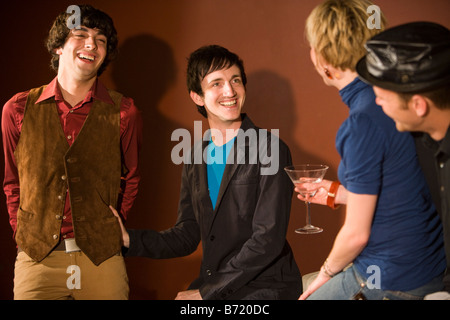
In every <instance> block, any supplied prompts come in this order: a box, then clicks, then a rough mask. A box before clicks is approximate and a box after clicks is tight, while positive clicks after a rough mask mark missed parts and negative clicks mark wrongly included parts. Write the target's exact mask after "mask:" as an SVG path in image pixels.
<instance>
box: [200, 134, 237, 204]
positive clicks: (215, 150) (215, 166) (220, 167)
mask: <svg viewBox="0 0 450 320" xmlns="http://www.w3.org/2000/svg"><path fill="white" fill-rule="evenodd" d="M235 139H236V137H235V138H233V139H231V140H230V141H228V142H227V143H226V144H224V145H222V146H216V145H215V144H214V142H212V140H211V141H210V143H209V145H208V147H207V162H206V163H207V176H208V188H209V197H210V198H211V202H212V206H213V209H215V208H216V202H217V197H218V195H219V190H220V183H221V182H222V176H223V172H224V171H225V165H226V163H227V158H228V155H229V153H230V150H231V148H232V147H233V143H234V140H235Z"/></svg>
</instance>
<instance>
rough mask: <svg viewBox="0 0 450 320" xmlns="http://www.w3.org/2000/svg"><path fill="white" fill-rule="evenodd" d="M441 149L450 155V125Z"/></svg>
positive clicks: (441, 143)
mask: <svg viewBox="0 0 450 320" xmlns="http://www.w3.org/2000/svg"><path fill="white" fill-rule="evenodd" d="M439 149H440V151H441V152H443V153H445V154H446V155H447V156H450V127H448V129H447V133H446V135H445V137H444V139H442V140H441V142H440V148H439Z"/></svg>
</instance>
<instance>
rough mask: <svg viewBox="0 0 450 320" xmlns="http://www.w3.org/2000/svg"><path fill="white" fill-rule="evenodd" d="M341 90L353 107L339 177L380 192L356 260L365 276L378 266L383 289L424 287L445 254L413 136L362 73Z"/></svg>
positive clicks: (364, 190)
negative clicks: (387, 110)
mask: <svg viewBox="0 0 450 320" xmlns="http://www.w3.org/2000/svg"><path fill="white" fill-rule="evenodd" d="M339 94H340V95H341V98H342V100H343V101H344V103H345V104H346V105H347V106H348V107H349V108H350V111H349V117H348V118H347V119H346V120H345V121H344V123H343V124H342V126H341V127H340V129H339V131H338V133H337V137H336V148H337V150H338V152H339V154H340V156H341V162H340V164H339V169H338V176H339V180H340V182H341V183H342V184H343V185H344V187H345V188H346V189H347V190H348V191H350V192H353V193H357V194H372V195H378V202H377V206H376V209H375V214H374V218H373V222H372V229H371V234H370V238H369V242H368V244H367V246H366V247H365V248H364V249H363V251H362V252H361V253H360V255H359V256H358V257H357V258H356V259H355V261H354V264H355V266H356V268H357V269H358V271H359V272H360V273H361V275H363V276H365V277H366V278H368V277H370V276H371V275H372V273H373V271H369V270H371V269H370V268H369V269H368V267H369V266H371V265H375V266H378V267H379V268H380V271H381V277H380V284H381V289H383V290H401V291H407V290H411V289H414V288H417V287H420V286H422V285H424V284H426V283H427V282H429V281H431V280H432V279H433V278H434V277H436V276H438V275H440V274H441V273H442V272H443V271H444V269H445V254H444V251H443V240H442V226H441V223H440V220H439V218H438V216H437V214H436V210H435V207H434V205H433V204H432V201H431V196H430V193H429V190H428V188H427V186H426V183H425V178H424V176H423V173H422V171H421V169H420V167H419V163H418V160H417V155H416V152H415V145H414V140H413V138H412V136H411V134H410V133H407V132H398V131H397V129H396V127H395V123H394V122H393V120H392V119H390V118H389V117H388V116H386V115H385V113H384V112H383V110H382V109H381V107H380V106H378V105H376V103H375V95H374V93H373V89H372V87H371V86H369V85H367V84H365V83H364V82H362V81H361V80H359V79H358V78H356V79H355V80H354V81H353V82H352V83H350V84H349V85H347V86H346V87H345V88H343V89H342V90H340V91H339Z"/></svg>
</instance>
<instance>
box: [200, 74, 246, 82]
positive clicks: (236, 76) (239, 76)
mask: <svg viewBox="0 0 450 320" xmlns="http://www.w3.org/2000/svg"><path fill="white" fill-rule="evenodd" d="M236 78H242V76H241V75H239V74H235V75H233V76H232V77H231V80H233V79H236ZM221 80H223V78H215V79H212V80H211V81H208V84H209V83H212V82H215V81H221Z"/></svg>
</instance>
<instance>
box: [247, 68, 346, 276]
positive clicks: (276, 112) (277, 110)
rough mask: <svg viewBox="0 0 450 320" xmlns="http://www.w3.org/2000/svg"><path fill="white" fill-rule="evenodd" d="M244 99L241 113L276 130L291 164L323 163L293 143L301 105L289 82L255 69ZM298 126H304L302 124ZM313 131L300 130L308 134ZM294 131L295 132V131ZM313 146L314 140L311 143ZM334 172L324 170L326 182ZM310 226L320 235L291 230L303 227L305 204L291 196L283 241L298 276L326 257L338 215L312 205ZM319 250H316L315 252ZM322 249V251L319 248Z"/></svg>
mask: <svg viewBox="0 0 450 320" xmlns="http://www.w3.org/2000/svg"><path fill="white" fill-rule="evenodd" d="M247 78H248V83H247V98H246V102H245V103H246V105H245V112H247V113H248V114H249V116H250V117H251V118H252V120H253V121H254V123H255V124H256V125H257V126H259V127H261V128H265V129H279V134H280V138H281V139H282V140H283V141H284V142H285V143H286V144H287V145H288V146H289V149H290V150H291V155H292V162H293V163H294V164H302V163H319V164H327V163H328V161H329V159H321V158H318V157H316V156H315V155H313V154H310V153H308V152H306V151H305V150H302V149H301V148H300V147H299V146H298V145H297V143H296V139H295V138H296V137H295V136H294V134H295V132H296V128H295V126H296V124H297V123H298V119H297V118H296V117H297V116H298V115H300V116H301V112H300V111H299V110H301V107H302V106H298V105H296V101H295V98H294V96H293V93H292V92H293V91H292V87H291V84H290V83H289V81H288V80H287V79H285V78H283V77H281V76H280V75H278V74H277V73H275V72H272V71H269V70H258V71H255V72H253V73H251V74H249V75H248V77H247ZM302 123H307V122H305V121H302ZM313 129H314V128H303V130H305V131H311V130H313ZM297 132H298V131H297ZM311 143H314V141H311ZM336 176H337V172H336V170H335V169H334V168H333V167H330V169H328V171H327V174H326V177H325V178H326V179H333V178H335V177H336ZM311 211H312V214H313V216H312V221H313V224H316V225H318V226H321V227H323V228H324V232H322V233H320V234H315V235H307V236H305V235H299V234H296V233H294V229H296V228H299V227H300V226H303V225H304V224H305V214H306V212H305V205H304V203H303V202H301V201H300V200H298V199H297V197H296V193H295V192H294V195H293V197H292V207H291V217H290V222H289V228H288V232H287V236H286V237H287V239H288V241H289V244H290V245H291V247H292V250H293V251H294V255H295V259H296V261H297V264H298V266H299V269H300V271H301V272H302V274H306V273H309V272H311V271H315V270H316V269H317V266H320V265H321V263H322V262H323V260H324V259H325V258H326V256H324V255H326V254H328V251H327V248H328V247H329V248H331V246H332V243H333V241H334V237H335V236H336V234H337V232H338V231H339V228H340V225H341V221H340V215H339V214H337V213H332V212H331V211H332V210H331V209H330V208H328V207H326V206H320V205H312V207H311ZM319 248H320V250H318V249H319ZM323 248H324V249H323Z"/></svg>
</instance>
